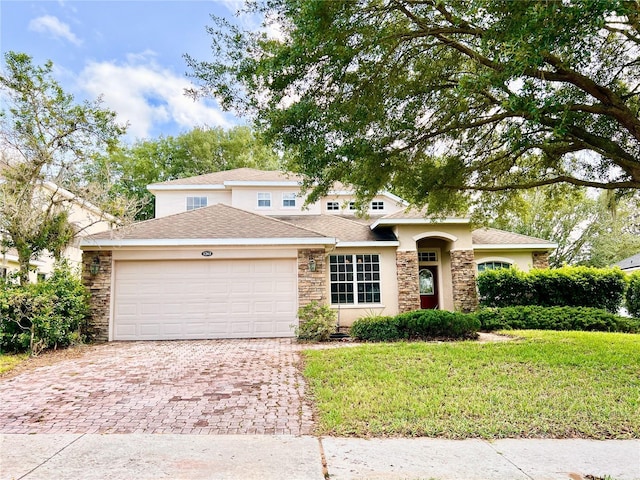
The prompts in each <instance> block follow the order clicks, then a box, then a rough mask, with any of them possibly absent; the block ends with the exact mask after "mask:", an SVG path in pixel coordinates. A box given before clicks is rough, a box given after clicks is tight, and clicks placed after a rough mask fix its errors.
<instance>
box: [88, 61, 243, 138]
mask: <svg viewBox="0 0 640 480" xmlns="http://www.w3.org/2000/svg"><path fill="white" fill-rule="evenodd" d="M150 53H151V52H145V53H144V54H139V55H129V56H128V57H127V62H126V63H124V64H118V63H117V62H100V63H98V62H92V63H89V64H88V65H87V66H86V67H85V68H84V70H83V71H82V73H81V74H80V76H79V77H78V82H79V88H80V89H81V90H83V91H84V92H86V93H87V94H88V96H89V97H93V98H97V97H98V96H102V99H103V100H104V103H105V106H106V107H107V108H110V109H111V110H114V111H116V112H117V113H118V121H119V122H121V123H124V122H128V123H129V129H128V136H129V137H130V138H132V139H135V138H140V139H142V138H149V137H150V135H157V134H158V132H159V131H162V130H163V129H164V130H166V131H167V134H175V133H176V132H175V131H174V130H176V127H177V129H178V130H181V131H186V130H190V129H192V128H194V127H196V126H210V127H215V126H221V127H229V126H231V124H232V123H231V122H230V121H229V120H228V119H227V117H225V115H224V113H223V112H222V111H221V110H220V108H219V107H218V106H217V105H215V104H214V102H212V101H193V100H192V99H191V98H188V97H186V96H185V95H184V91H185V89H186V88H188V87H190V86H191V84H190V82H189V81H188V80H187V79H186V78H184V77H182V76H179V75H176V74H175V73H174V72H172V71H170V70H168V69H165V68H162V67H160V66H159V65H157V64H156V63H155V62H153V61H152V60H150V59H149V55H150Z"/></svg>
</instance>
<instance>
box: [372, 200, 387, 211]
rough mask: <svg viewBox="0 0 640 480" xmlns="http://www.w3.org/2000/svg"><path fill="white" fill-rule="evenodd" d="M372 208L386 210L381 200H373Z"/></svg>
mask: <svg viewBox="0 0 640 480" xmlns="http://www.w3.org/2000/svg"><path fill="white" fill-rule="evenodd" d="M371 210H378V211H380V210H384V202H381V201H376V202H371Z"/></svg>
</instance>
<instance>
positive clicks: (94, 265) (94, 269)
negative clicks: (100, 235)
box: [89, 255, 100, 275]
mask: <svg viewBox="0 0 640 480" xmlns="http://www.w3.org/2000/svg"><path fill="white" fill-rule="evenodd" d="M89 272H90V273H91V275H97V274H99V273H100V257H99V256H97V255H96V256H95V257H93V260H92V261H91V265H89Z"/></svg>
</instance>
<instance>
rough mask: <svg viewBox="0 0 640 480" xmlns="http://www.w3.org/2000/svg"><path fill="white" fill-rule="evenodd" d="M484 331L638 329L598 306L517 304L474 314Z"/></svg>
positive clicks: (636, 324)
mask: <svg viewBox="0 0 640 480" xmlns="http://www.w3.org/2000/svg"><path fill="white" fill-rule="evenodd" d="M475 315H476V316H477V318H478V320H479V321H480V324H481V327H482V329H483V330H488V331H491V330H499V329H522V330H582V331H602V332H638V331H640V322H638V321H637V320H633V319H630V318H625V317H621V316H619V315H615V314H613V313H611V312H607V311H606V310H603V309H600V308H590V307H540V306H534V305H524V306H517V307H503V308H485V309H481V310H479V311H478V312H476V314H475Z"/></svg>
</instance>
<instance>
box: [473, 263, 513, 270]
mask: <svg viewBox="0 0 640 480" xmlns="http://www.w3.org/2000/svg"><path fill="white" fill-rule="evenodd" d="M501 268H511V264H510V263H508V262H500V261H490V262H482V263H479V264H478V272H484V271H485V270H499V269H501Z"/></svg>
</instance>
